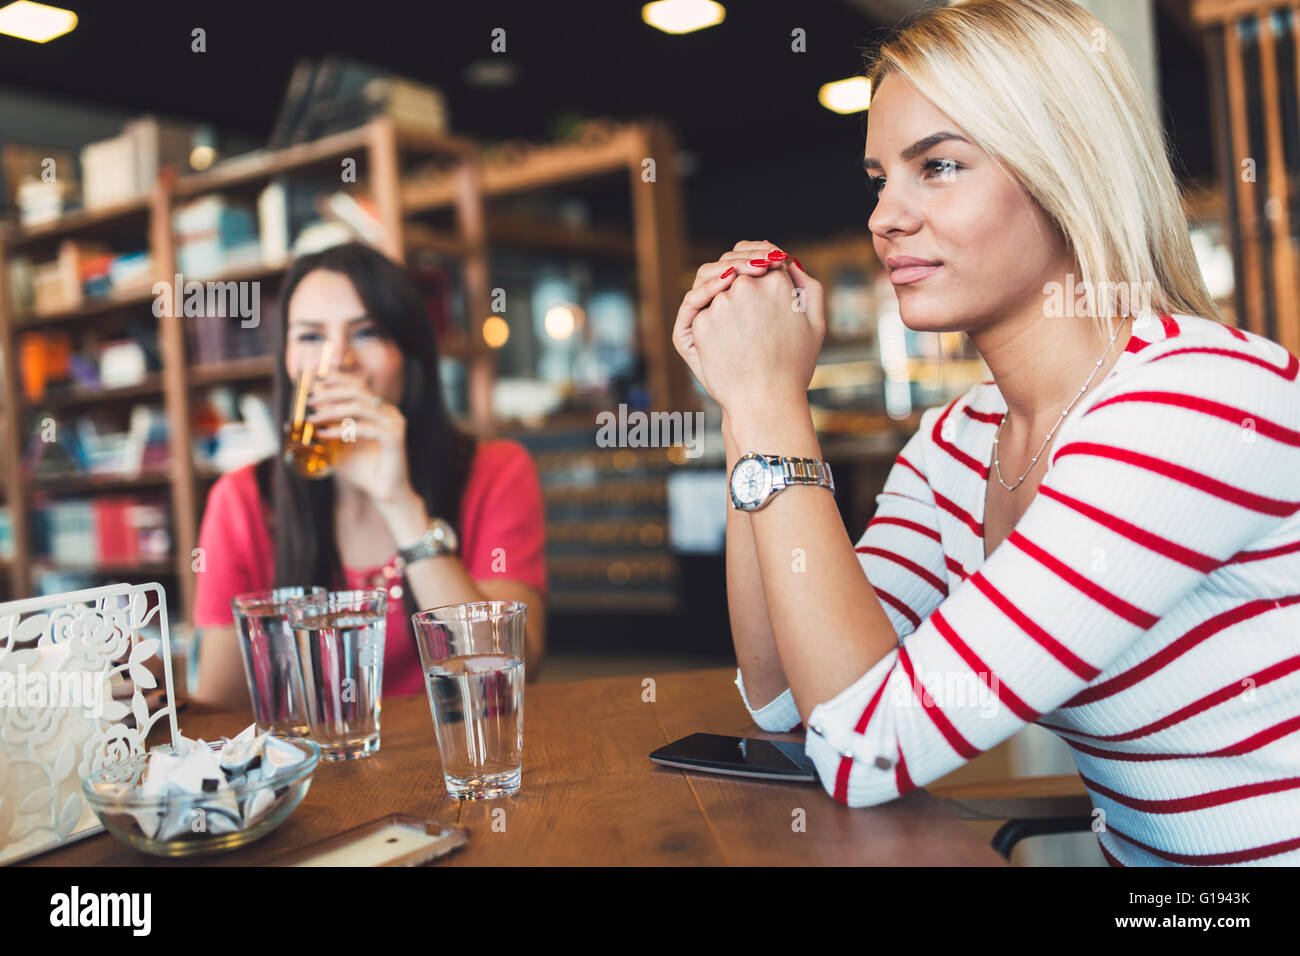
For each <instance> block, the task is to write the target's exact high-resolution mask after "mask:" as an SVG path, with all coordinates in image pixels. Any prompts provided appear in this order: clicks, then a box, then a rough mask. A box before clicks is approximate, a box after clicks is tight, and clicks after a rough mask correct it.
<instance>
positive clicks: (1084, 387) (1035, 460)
mask: <svg viewBox="0 0 1300 956" xmlns="http://www.w3.org/2000/svg"><path fill="white" fill-rule="evenodd" d="M1123 326H1124V319H1120V321H1119V325H1117V326H1115V331H1114V332H1112V333H1111V335H1110V341H1109V342H1107V343H1106V351H1105V352H1103V353H1102V354H1101V358H1099V359H1097V364H1096V365H1094V366H1093V369H1092V374H1091V375H1089V376H1088V381H1086V382H1084V383H1083V385H1082V386H1081V387H1080V388H1079V391H1078V392H1077V393H1076V394H1075V396H1074V399H1073V400H1072V401H1071V402H1070V404H1069V405H1067V406H1065V411H1063V412H1061V417H1060V418H1058V419H1057V420H1056V424H1055V425H1053V426H1052V430H1051V431H1050V432H1048V433H1047V437H1046V438H1044V439H1043V443H1042V444H1041V445H1039V446H1038V451H1036V452H1034V457H1033V458H1032V459H1030V461H1029V467H1028V468H1026V469H1025V473H1024V474H1023V475H1021V476H1020V477H1019V478H1017V479H1016V483H1015V484H1014V485H1009V484H1007V483H1006V482H1005V481H1003V480H1002V466H1001V465H1000V464H998V439H1000V438H1001V437H1002V426H1003V425H1005V424H1006V423H1007V419H1008V418H1010V417H1011V412H1010V411H1008V412H1007V413H1006V414H1005V415H1003V416H1002V421H1000V422H998V430H997V432H996V433H995V434H994V436H993V467H994V469H995V470H996V471H997V473H998V481H999V482H1001V483H1002V487H1003V488H1005V489H1007V491H1015V490H1016V489H1017V488H1019V487H1020V483H1021V482H1022V481H1024V480H1025V478H1027V477H1028V476H1029V473H1030V472H1031V471H1033V470H1034V465H1036V464H1038V457H1039V456H1040V455H1041V454H1042V453H1043V449H1044V448H1046V447H1047V443H1048V442H1049V441H1051V440H1052V436H1053V435H1055V434H1056V430H1057V429H1058V428H1060V427H1061V422H1063V421H1065V416H1066V415H1068V414H1070V409H1072V408H1074V406H1075V403H1077V402H1078V401H1079V399H1081V398H1082V397H1083V393H1084V392H1086V391H1087V390H1088V386H1089V385H1091V384H1092V380H1093V379H1094V378H1095V377H1096V376H1097V372H1098V370H1099V369H1100V368H1101V366H1102V364H1103V363H1104V362H1105V361H1106V356H1107V355H1109V354H1110V348H1111V346H1112V345H1114V344H1115V339H1116V338H1118V337H1119V330H1120V329H1121V328H1123Z"/></svg>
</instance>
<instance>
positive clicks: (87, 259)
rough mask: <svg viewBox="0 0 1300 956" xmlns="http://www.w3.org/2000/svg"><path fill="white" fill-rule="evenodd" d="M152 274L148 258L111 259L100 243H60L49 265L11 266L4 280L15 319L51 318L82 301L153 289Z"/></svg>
mask: <svg viewBox="0 0 1300 956" xmlns="http://www.w3.org/2000/svg"><path fill="white" fill-rule="evenodd" d="M151 270H152V261H151V259H150V257H149V253H147V252H128V253H115V252H113V251H112V250H110V249H109V248H108V246H106V245H104V244H103V243H100V242H86V241H83V240H79V239H65V240H64V241H63V242H61V243H59V255H58V258H57V259H55V260H53V261H52V262H39V263H35V264H30V263H27V262H25V261H22V260H15V262H14V263H13V265H12V266H11V267H10V270H9V280H10V282H11V284H12V285H13V288H14V305H15V307H16V308H17V310H18V311H19V313H20V314H21V313H31V314H35V315H50V314H52V313H56V312H65V311H68V310H71V309H76V308H79V307H80V306H81V305H83V304H84V303H85V302H86V301H87V300H94V299H99V298H105V297H112V296H121V295H130V294H132V293H138V292H143V291H145V290H147V289H149V288H150V286H151V285H152V272H151Z"/></svg>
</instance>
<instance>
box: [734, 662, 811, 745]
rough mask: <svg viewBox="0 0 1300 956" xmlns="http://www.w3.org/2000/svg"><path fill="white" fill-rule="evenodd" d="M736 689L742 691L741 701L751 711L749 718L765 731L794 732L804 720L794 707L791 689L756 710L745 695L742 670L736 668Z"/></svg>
mask: <svg viewBox="0 0 1300 956" xmlns="http://www.w3.org/2000/svg"><path fill="white" fill-rule="evenodd" d="M736 689H737V690H739V691H740V699H741V700H742V701H743V702H744V704H745V709H746V710H747V711H749V716H750V717H752V718H753V719H754V723H756V724H758V726H759V727H761V728H762V729H763V730H769V731H772V732H774V733H775V732H778V731H785V730H793V729H794V728H796V727H798V726H799V722H800V721H801V720H802V718H801V717H800V716H799V708H798V707H796V706H795V705H794V695H793V694H791V693H790V688H788V687H787V688H786V689H785V690H783V691H781V695H780V696H779V697H777V698H776V699H775V700H773V701H771V703H769V704H767V705H766V706H765V707H760V708H759V709H758V710H755V709H754V708H753V707H751V706H750V705H749V696H748V695H747V694H746V693H745V682H744V680H743V679H742V678H741V676H740V668H739V667H737V668H736Z"/></svg>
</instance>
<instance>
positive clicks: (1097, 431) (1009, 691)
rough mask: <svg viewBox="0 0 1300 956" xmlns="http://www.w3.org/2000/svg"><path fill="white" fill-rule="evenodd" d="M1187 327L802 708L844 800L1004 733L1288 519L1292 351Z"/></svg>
mask: <svg viewBox="0 0 1300 956" xmlns="http://www.w3.org/2000/svg"><path fill="white" fill-rule="evenodd" d="M1192 338H1194V337H1193V336H1180V337H1178V338H1175V339H1170V340H1166V341H1163V342H1160V343H1156V344H1154V345H1152V346H1149V347H1147V348H1146V349H1144V350H1143V352H1142V357H1143V358H1144V359H1145V361H1144V362H1143V363H1142V364H1140V365H1135V366H1134V367H1133V368H1132V369H1130V370H1129V371H1128V372H1127V373H1126V374H1123V375H1119V376H1116V377H1115V378H1113V379H1108V380H1106V381H1105V382H1104V383H1103V385H1102V386H1101V387H1099V388H1098V389H1097V391H1096V392H1095V393H1094V394H1093V395H1091V396H1090V400H1089V401H1087V402H1085V403H1083V404H1082V405H1081V406H1080V408H1079V409H1076V415H1075V416H1072V417H1071V418H1070V419H1069V420H1067V422H1066V423H1065V425H1064V426H1063V427H1062V430H1061V431H1060V433H1058V436H1057V443H1056V445H1055V446H1054V448H1053V450H1052V453H1051V459H1050V462H1051V463H1050V465H1049V469H1050V470H1049V471H1048V473H1047V474H1046V475H1045V476H1044V478H1043V481H1042V483H1041V485H1040V487H1039V490H1038V493H1037V495H1036V497H1035V498H1034V500H1033V501H1032V503H1031V504H1030V506H1029V508H1028V509H1027V510H1026V511H1025V513H1024V515H1023V516H1022V518H1021V519H1020V521H1019V522H1018V523H1017V525H1016V527H1015V529H1014V530H1013V531H1012V533H1011V534H1010V535H1009V536H1008V537H1007V539H1006V540H1005V541H1004V542H1003V543H1002V544H1001V545H999V546H998V548H997V549H996V550H995V551H994V553H993V554H992V555H991V556H990V557H989V558H988V560H987V561H985V562H984V564H983V566H982V567H981V568H980V570H979V571H977V572H976V573H974V574H972V575H971V576H970V577H969V578H967V579H966V580H964V581H963V582H962V583H961V584H960V585H959V586H957V587H956V588H955V589H954V592H953V593H952V595H951V596H950V597H948V598H947V599H946V600H944V601H943V602H942V603H941V604H940V605H939V606H938V607H937V608H936V609H935V610H934V611H933V613H931V614H930V615H929V616H928V618H926V620H924V622H923V623H922V624H921V626H920V627H919V628H917V630H916V631H915V632H914V633H912V634H911V635H909V636H908V637H907V640H906V642H905V643H904V644H903V645H902V646H900V647H898V648H895V649H893V650H891V651H890V652H889V653H888V654H887V655H885V657H883V658H882V659H881V660H879V661H878V662H877V663H876V664H875V665H874V666H872V667H871V668H870V669H869V670H868V671H867V672H866V673H865V674H863V675H862V676H861V677H860V678H859V679H858V680H856V681H855V682H854V683H853V684H852V685H850V686H849V687H847V688H845V689H844V690H843V691H842V692H840V693H839V694H838V695H836V696H835V697H834V698H833V699H831V700H828V701H825V702H822V703H820V704H818V705H817V706H816V707H815V708H813V710H812V712H811V713H810V715H809V721H808V724H809V729H808V736H807V743H806V751H807V753H808V755H809V757H810V758H811V759H812V760H813V762H814V763H815V764H816V766H817V769H818V773H819V776H820V778H821V781H822V783H823V785H824V786H825V788H826V789H827V791H828V792H829V793H830V794H831V795H832V796H833V797H834V798H835V799H836V800H837V801H839V802H841V803H844V804H847V805H849V806H869V805H874V804H878V803H883V802H885V801H888V800H890V799H893V798H894V797H896V796H899V795H900V794H903V793H905V792H907V791H908V790H911V789H913V788H915V787H918V786H924V785H925V784H927V783H929V782H931V781H933V780H936V779H938V778H939V777H941V776H943V775H944V774H946V773H948V772H950V771H951V770H953V769H955V768H956V767H958V766H959V765H961V764H962V763H964V762H965V761H967V760H970V759H972V758H973V757H975V756H977V755H978V754H980V753H981V752H983V751H985V750H988V749H989V748H991V747H993V746H995V745H996V744H998V743H1000V742H1001V741H1003V740H1006V739H1007V738H1008V737H1010V736H1012V735H1013V734H1015V733H1016V732H1017V731H1018V730H1020V729H1021V728H1022V727H1023V726H1025V724H1026V723H1028V722H1032V721H1034V720H1037V719H1038V718H1039V717H1040V716H1042V715H1043V714H1047V713H1050V712H1051V711H1053V710H1055V709H1056V708H1057V707H1059V706H1060V705H1062V704H1064V703H1065V702H1066V701H1068V700H1069V699H1070V698H1071V697H1072V696H1073V695H1075V694H1077V693H1078V692H1079V691H1080V690H1081V689H1082V688H1083V687H1085V686H1086V685H1087V684H1089V683H1090V682H1091V681H1093V680H1094V679H1095V678H1096V677H1097V675H1098V674H1099V673H1101V672H1102V671H1103V670H1104V669H1105V668H1106V667H1107V666H1108V665H1110V664H1111V663H1112V662H1113V661H1115V660H1116V658H1117V657H1118V656H1119V655H1120V654H1122V653H1123V652H1124V651H1125V650H1126V649H1127V648H1129V647H1130V646H1131V645H1132V644H1133V642H1134V641H1135V639H1136V638H1138V637H1139V636H1140V635H1142V634H1143V633H1144V632H1145V631H1146V630H1148V629H1149V628H1151V627H1152V626H1153V625H1155V624H1156V622H1157V621H1159V620H1160V618H1161V617H1162V616H1164V615H1165V614H1166V613H1168V612H1169V611H1170V610H1171V609H1172V608H1173V607H1175V606H1176V605H1177V604H1178V603H1179V602H1181V601H1182V600H1183V599H1184V598H1186V597H1187V596H1188V595H1189V593H1190V592H1192V591H1193V590H1194V589H1195V588H1197V587H1198V586H1200V585H1201V584H1202V582H1204V580H1205V578H1206V576H1207V575H1208V574H1209V573H1210V572H1211V571H1213V570H1214V569H1215V568H1217V567H1219V566H1220V565H1221V564H1224V563H1226V562H1228V561H1229V560H1230V559H1231V558H1232V557H1233V555H1235V554H1237V552H1239V551H1241V550H1243V549H1244V548H1246V547H1247V546H1248V545H1250V544H1251V543H1253V542H1259V541H1260V540H1261V539H1263V538H1266V537H1267V536H1269V535H1270V534H1274V533H1276V532H1278V531H1279V529H1282V530H1285V529H1283V528H1282V526H1283V525H1284V524H1285V523H1287V522H1288V521H1290V522H1294V521H1295V520H1297V519H1296V513H1297V511H1298V510H1300V501H1298V500H1297V497H1300V485H1298V484H1297V482H1296V475H1297V474H1300V384H1298V383H1297V381H1296V379H1295V373H1294V368H1293V367H1292V368H1291V369H1290V377H1288V375H1287V371H1288V369H1287V359H1288V358H1289V356H1288V355H1287V353H1286V352H1285V350H1283V349H1281V347H1280V346H1277V345H1276V344H1275V343H1271V342H1267V341H1266V340H1262V339H1252V340H1250V341H1249V342H1234V343H1232V344H1230V345H1227V346H1225V345H1224V339H1223V338H1222V337H1219V336H1215V337H1214V338H1213V347H1212V348H1209V347H1207V348H1203V349H1199V350H1198V349H1196V348H1194V347H1193V348H1191V350H1190V351H1188V349H1189V347H1192V346H1195V345H1196V344H1197V343H1195V342H1190V341H1188V340H1189V339H1192ZM1225 351H1231V352H1233V353H1234V354H1235V355H1236V356H1237V358H1233V357H1225V356H1224V355H1223V354H1222V353H1223V352H1225ZM936 454H937V452H936ZM873 583H874V581H873Z"/></svg>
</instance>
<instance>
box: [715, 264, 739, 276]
mask: <svg viewBox="0 0 1300 956" xmlns="http://www.w3.org/2000/svg"><path fill="white" fill-rule="evenodd" d="M735 271H736V268H735V266H727V271H726V272H724V273H722V275H720V276H718V278H719V279H725V278H726V277H727V276H729V275H731V274H732V273H733V272H735Z"/></svg>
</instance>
